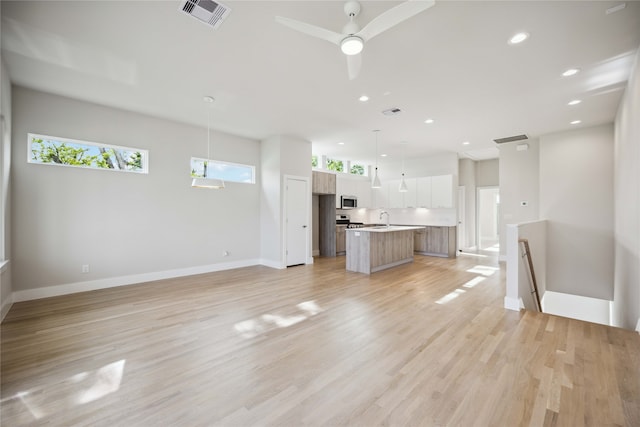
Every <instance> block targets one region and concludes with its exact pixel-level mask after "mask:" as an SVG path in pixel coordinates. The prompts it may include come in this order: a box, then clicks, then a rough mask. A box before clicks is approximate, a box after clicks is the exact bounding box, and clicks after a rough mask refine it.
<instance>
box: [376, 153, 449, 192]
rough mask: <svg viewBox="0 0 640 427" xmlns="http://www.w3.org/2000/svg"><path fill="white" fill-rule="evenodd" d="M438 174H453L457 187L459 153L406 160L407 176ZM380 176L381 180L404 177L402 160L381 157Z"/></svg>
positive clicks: (416, 176)
mask: <svg viewBox="0 0 640 427" xmlns="http://www.w3.org/2000/svg"><path fill="white" fill-rule="evenodd" d="M372 172H373V170H372ZM437 175H453V176H454V186H455V187H456V188H457V186H458V182H457V179H458V178H457V177H458V155H457V154H456V153H444V154H439V155H436V156H430V157H424V158H418V159H406V160H405V162H404V176H405V178H420V177H423V176H437ZM378 176H379V177H380V179H381V180H396V179H400V178H402V161H397V160H384V158H381V159H380V160H378Z"/></svg>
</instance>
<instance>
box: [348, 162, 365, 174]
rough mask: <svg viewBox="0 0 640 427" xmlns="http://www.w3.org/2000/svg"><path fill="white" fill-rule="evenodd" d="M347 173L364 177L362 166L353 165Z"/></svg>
mask: <svg viewBox="0 0 640 427" xmlns="http://www.w3.org/2000/svg"><path fill="white" fill-rule="evenodd" d="M349 173H350V174H353V175H364V166H362V165H357V164H353V165H351V169H349Z"/></svg>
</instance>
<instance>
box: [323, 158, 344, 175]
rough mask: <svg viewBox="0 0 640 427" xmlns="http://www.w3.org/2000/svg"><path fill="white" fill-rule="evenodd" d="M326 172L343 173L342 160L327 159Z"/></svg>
mask: <svg viewBox="0 0 640 427" xmlns="http://www.w3.org/2000/svg"><path fill="white" fill-rule="evenodd" d="M327 170H330V171H334V172H344V164H343V163H342V160H334V159H327Z"/></svg>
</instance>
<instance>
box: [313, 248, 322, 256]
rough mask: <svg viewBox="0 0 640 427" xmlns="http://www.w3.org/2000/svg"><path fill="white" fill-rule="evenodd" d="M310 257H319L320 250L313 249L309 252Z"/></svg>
mask: <svg viewBox="0 0 640 427" xmlns="http://www.w3.org/2000/svg"><path fill="white" fill-rule="evenodd" d="M311 256H320V249H314V250H313V251H312V252H311Z"/></svg>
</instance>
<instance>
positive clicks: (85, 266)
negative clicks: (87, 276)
mask: <svg viewBox="0 0 640 427" xmlns="http://www.w3.org/2000/svg"><path fill="white" fill-rule="evenodd" d="M82 272H83V273H88V272H89V264H82Z"/></svg>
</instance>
